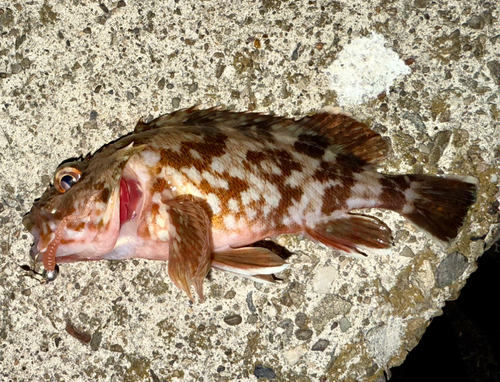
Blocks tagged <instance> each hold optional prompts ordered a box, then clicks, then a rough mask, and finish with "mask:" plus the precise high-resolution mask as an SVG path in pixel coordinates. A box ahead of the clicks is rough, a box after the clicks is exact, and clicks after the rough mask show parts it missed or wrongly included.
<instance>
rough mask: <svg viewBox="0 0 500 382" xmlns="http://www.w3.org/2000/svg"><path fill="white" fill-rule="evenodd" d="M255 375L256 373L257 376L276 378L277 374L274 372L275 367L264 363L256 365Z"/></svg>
mask: <svg viewBox="0 0 500 382" xmlns="http://www.w3.org/2000/svg"><path fill="white" fill-rule="evenodd" d="M253 375H255V376H256V377H257V378H269V379H274V378H276V374H275V373H274V371H273V369H271V368H269V367H266V366H264V365H255V370H254V372H253Z"/></svg>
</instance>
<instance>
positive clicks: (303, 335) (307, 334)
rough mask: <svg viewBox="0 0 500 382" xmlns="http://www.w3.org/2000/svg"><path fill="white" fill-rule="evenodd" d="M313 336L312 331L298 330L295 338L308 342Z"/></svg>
mask: <svg viewBox="0 0 500 382" xmlns="http://www.w3.org/2000/svg"><path fill="white" fill-rule="evenodd" d="M312 335H313V331H312V330H311V329H298V330H296V331H295V337H297V339H299V340H302V341H305V340H308V339H309V338H311V337H312Z"/></svg>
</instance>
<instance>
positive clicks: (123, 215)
mask: <svg viewBox="0 0 500 382" xmlns="http://www.w3.org/2000/svg"><path fill="white" fill-rule="evenodd" d="M141 201H142V188H141V185H140V183H139V182H138V181H137V179H134V178H132V177H128V176H122V178H121V180H120V226H122V225H123V224H125V223H126V222H128V221H130V220H133V219H135V218H136V217H137V216H138V215H139V214H140V211H139V209H140V207H141V204H142V203H141Z"/></svg>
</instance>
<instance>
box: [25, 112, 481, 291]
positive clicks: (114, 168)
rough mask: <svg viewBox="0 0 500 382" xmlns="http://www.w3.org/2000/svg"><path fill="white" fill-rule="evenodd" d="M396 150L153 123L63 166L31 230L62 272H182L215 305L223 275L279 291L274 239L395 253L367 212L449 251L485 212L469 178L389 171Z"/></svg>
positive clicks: (194, 116)
mask: <svg viewBox="0 0 500 382" xmlns="http://www.w3.org/2000/svg"><path fill="white" fill-rule="evenodd" d="M387 153H388V145H387V142H386V141H385V140H384V139H383V138H382V137H381V136H380V135H379V134H377V133H375V132H373V131H372V130H370V129H369V128H368V127H367V126H366V125H364V124H363V123H361V122H358V121H356V120H355V119H353V118H351V117H349V116H346V115H343V114H329V113H317V114H314V115H311V116H307V117H304V118H302V119H299V120H294V119H291V118H284V117H276V116H270V115H263V114H256V113H238V112H231V111H225V110H221V109H217V108H212V109H207V110H199V109H198V108H190V109H185V110H179V111H176V112H173V113H171V114H167V115H164V116H161V117H159V118H157V119H155V120H153V121H151V122H149V123H144V122H142V121H141V122H139V123H138V124H137V126H136V128H135V130H134V132H133V133H131V134H129V135H127V136H125V137H122V138H120V139H118V140H117V141H115V142H112V143H110V144H108V145H106V146H104V147H103V148H101V149H99V150H98V151H97V152H96V153H95V154H94V155H89V156H87V157H86V158H85V159H83V160H81V161H76V162H69V163H65V164H63V165H61V166H60V167H59V168H58V169H57V171H56V175H55V178H54V185H53V186H52V187H50V188H49V189H48V190H47V191H46V192H45V193H44V195H43V196H42V197H41V198H40V199H39V200H37V201H35V203H34V205H33V207H32V209H31V211H30V212H29V213H28V214H27V215H26V216H25V218H24V224H25V226H26V227H27V228H28V229H29V230H30V232H31V233H32V234H33V236H34V238H35V243H34V244H33V246H32V250H31V254H32V256H33V257H36V258H37V259H41V260H42V261H43V263H44V266H45V268H46V270H47V271H48V274H49V279H53V278H54V277H55V274H54V269H55V264H56V263H57V262H73V261H85V260H99V259H127V258H132V257H136V258H146V259H152V260H168V262H169V263H168V272H169V276H170V277H171V279H172V280H173V282H174V283H175V284H176V285H177V286H178V287H179V288H181V289H182V290H184V291H185V292H186V293H187V294H188V296H189V297H190V298H191V299H193V297H192V293H191V286H194V287H195V290H196V292H197V293H198V295H199V296H200V298H201V299H203V279H204V277H205V276H206V275H207V273H208V271H209V269H210V268H211V267H212V268H216V269H220V270H223V271H226V272H230V273H234V274H239V275H242V276H245V277H250V278H253V279H256V280H258V281H264V282H273V281H274V278H273V277H272V274H273V273H276V272H280V271H282V270H284V269H285V268H286V267H287V266H288V265H287V264H286V263H285V262H284V260H283V259H282V258H281V257H279V256H278V255H276V254H274V253H273V252H272V251H270V250H269V249H266V248H262V247H257V246H252V244H253V243H255V242H258V241H260V240H262V239H264V238H272V237H275V236H277V235H279V234H284V233H299V234H303V235H305V236H306V237H308V238H310V239H312V240H315V241H319V242H321V243H323V244H325V245H327V246H330V247H332V248H336V249H339V250H341V251H345V252H350V253H358V254H365V253H364V252H362V251H361V249H363V250H366V248H375V249H376V248H387V247H389V246H390V245H391V243H392V238H391V230H390V229H389V227H387V225H386V224H385V223H383V222H382V221H381V220H379V219H376V218H374V217H370V216H365V215H359V214H355V213H354V212H353V211H354V210H357V209H360V208H383V209H389V210H392V211H396V212H398V213H400V214H402V215H403V216H404V217H406V218H407V219H409V220H410V221H411V222H413V223H414V224H415V225H417V226H419V227H420V228H422V229H423V230H425V231H427V232H428V233H429V234H430V235H431V236H433V237H435V238H436V239H438V240H440V241H442V242H449V241H450V240H452V239H453V238H455V236H456V235H457V234H458V230H459V228H460V227H461V225H462V224H463V221H464V219H465V217H466V215H467V211H468V209H469V207H470V205H471V204H472V203H474V201H475V193H476V184H477V181H476V180H475V179H474V178H472V177H468V176H461V177H458V176H448V177H436V176H430V175H415V174H409V175H389V174H382V173H379V172H377V171H376V165H377V164H378V163H379V162H380V161H382V160H383V159H384V158H385V157H386V155H387Z"/></svg>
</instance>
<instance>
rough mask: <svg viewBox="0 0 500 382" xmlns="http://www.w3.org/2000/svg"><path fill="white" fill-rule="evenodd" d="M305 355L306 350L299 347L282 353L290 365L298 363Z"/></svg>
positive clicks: (303, 347)
mask: <svg viewBox="0 0 500 382" xmlns="http://www.w3.org/2000/svg"><path fill="white" fill-rule="evenodd" d="M306 353H307V348H306V347H305V346H303V345H301V346H297V347H294V348H293V349H290V350H287V351H285V352H284V353H283V356H284V357H285V359H286V361H287V362H288V363H289V364H290V365H295V364H296V363H297V362H298V361H299V359H300V358H301V357H302V356H303V355H304V354H306Z"/></svg>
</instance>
